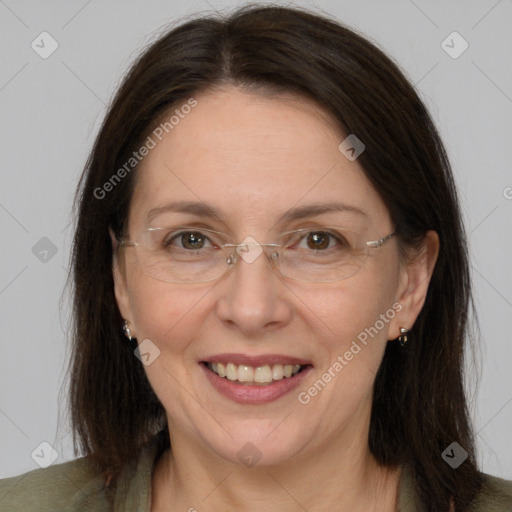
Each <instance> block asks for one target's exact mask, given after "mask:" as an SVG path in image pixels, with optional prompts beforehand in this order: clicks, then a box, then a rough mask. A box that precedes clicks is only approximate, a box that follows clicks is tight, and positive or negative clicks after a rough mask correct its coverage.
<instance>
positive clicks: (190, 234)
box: [162, 231, 210, 250]
mask: <svg viewBox="0 0 512 512" xmlns="http://www.w3.org/2000/svg"><path fill="white" fill-rule="evenodd" d="M175 241H178V245H177V246H176V245H174V242H175ZM207 242H208V243H210V241H209V239H208V237H207V236H206V235H204V234H203V233H201V232H200V231H182V232H180V233H171V234H170V235H168V236H167V237H166V238H165V239H164V241H163V242H162V243H163V245H164V247H169V246H173V247H178V248H179V249H186V250H198V249H203V248H204V245H205V243H207Z"/></svg>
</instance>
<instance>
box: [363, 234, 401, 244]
mask: <svg viewBox="0 0 512 512" xmlns="http://www.w3.org/2000/svg"><path fill="white" fill-rule="evenodd" d="M395 233H396V231H393V233H390V234H389V235H387V236H385V237H383V238H381V239H380V240H372V241H370V242H366V245H369V246H370V247H380V246H381V245H382V244H383V243H384V242H385V241H386V240H388V239H390V238H391V237H392V236H393V235H394V234H395Z"/></svg>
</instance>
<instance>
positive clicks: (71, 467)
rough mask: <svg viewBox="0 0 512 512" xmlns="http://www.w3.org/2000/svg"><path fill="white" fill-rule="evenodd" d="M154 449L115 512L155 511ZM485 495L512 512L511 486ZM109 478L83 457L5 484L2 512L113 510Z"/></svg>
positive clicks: (498, 482)
mask: <svg viewBox="0 0 512 512" xmlns="http://www.w3.org/2000/svg"><path fill="white" fill-rule="evenodd" d="M158 456H159V452H158V451H157V450H156V448H155V447H148V448H145V449H144V450H143V451H142V453H141V456H140V458H139V460H138V462H137V464H136V465H135V464H134V465H133V466H130V467H127V468H125V469H124V470H123V471H122V472H121V474H120V475H119V477H118V479H117V484H116V489H115V493H112V496H113V505H114V507H113V511H114V512H132V511H133V512H150V510H151V478H152V474H153V469H154V467H155V465H156V461H157V460H158ZM484 480H485V485H484V490H483V491H482V492H481V493H480V495H479V497H478V499H477V501H476V503H475V504H474V506H473V507H472V508H471V511H472V512H479V511H485V512H511V511H512V481H509V480H503V479H501V478H496V477H493V476H490V475H484ZM111 510H112V509H111V508H110V504H109V501H108V499H107V494H106V488H105V482H104V478H102V477H101V475H97V476H94V475H92V474H91V473H90V472H89V471H88V467H87V464H86V459H85V458H84V457H82V458H79V459H76V460H73V461H70V462H65V463H62V464H56V465H53V466H50V467H48V468H46V469H36V470H34V471H31V472H29V473H25V474H23V475H19V476H15V477H12V478H6V479H3V480H0V512H32V511H33V512H36V511H37V512H64V511H66V512H78V511H80V512H87V511H91V512H92V511H94V512H103V511H111ZM420 511H421V507H420V506H419V505H418V503H417V502H416V499H415V493H414V490H413V482H412V478H411V474H410V472H409V471H408V470H407V469H406V468H404V469H403V470H402V477H401V480H400V490H399V497H398V505H397V512H420Z"/></svg>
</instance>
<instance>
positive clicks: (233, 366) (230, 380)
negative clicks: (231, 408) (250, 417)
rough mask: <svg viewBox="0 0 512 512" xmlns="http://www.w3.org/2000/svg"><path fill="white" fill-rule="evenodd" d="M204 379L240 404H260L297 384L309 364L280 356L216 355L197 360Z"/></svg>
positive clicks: (306, 373)
mask: <svg viewBox="0 0 512 512" xmlns="http://www.w3.org/2000/svg"><path fill="white" fill-rule="evenodd" d="M199 366H200V367H201V368H202V369H203V372H204V375H205V377H206V381H207V382H209V384H210V385H211V386H213V388H214V389H216V390H217V391H218V392H219V393H220V394H221V395H223V396H224V397H226V398H228V399H230V400H232V401H234V402H238V403H240V404H253V405H257V404H264V403H268V402H272V401H274V400H277V399H278V398H281V397H284V396H285V395H288V394H290V393H291V392H292V391H293V390H295V389H297V388H298V387H299V386H301V385H302V384H303V382H304V380H305V379H306V378H307V376H308V374H309V373H311V372H312V371H313V368H314V367H313V365H312V364H311V363H310V362H309V361H306V360H304V359H298V358H295V357H289V356H284V355H266V356H265V355H263V356H247V355H243V354H218V355H216V356H212V357H209V358H208V359H206V360H203V361H200V364H199Z"/></svg>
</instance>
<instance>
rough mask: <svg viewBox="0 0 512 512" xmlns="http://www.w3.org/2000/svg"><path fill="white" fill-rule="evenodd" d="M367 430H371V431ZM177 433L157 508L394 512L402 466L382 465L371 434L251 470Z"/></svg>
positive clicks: (160, 479)
mask: <svg viewBox="0 0 512 512" xmlns="http://www.w3.org/2000/svg"><path fill="white" fill-rule="evenodd" d="M366 433H367V432H366ZM186 437H187V436H186V435H185V436H184V438H182V437H181V436H180V435H178V432H176V431H175V430H174V431H173V435H172V437H171V441H172V442H171V446H172V447H173V450H172V454H171V452H170V451H169V450H168V451H167V452H165V453H164V454H163V455H162V457H161V458H160V460H159V462H158V465H157V468H156V470H155V476H154V481H153V504H152V512H156V511H160V510H167V511H169V510H189V511H191V512H193V511H194V510H195V511H201V512H209V511H218V510H244V511H247V512H253V511H254V512H256V511H258V512H259V511H261V510H265V511H266V512H274V511H276V512H277V511H279V512H283V511H290V512H291V511H297V510H308V511H315V510H336V511H339V512H343V511H351V512H359V511H366V512H369V511H374V510H375V511H377V510H378V511H379V512H388V511H389V512H393V511H394V510H395V508H396V503H397V500H398V485H399V481H400V470H399V469H388V468H383V467H382V466H379V465H378V464H377V462H376V461H375V458H374V457H373V456H372V455H371V453H370V452H369V450H368V446H367V436H364V435H360V436H358V437H355V438H354V437H353V436H352V437H350V439H351V441H350V442H349V443H347V442H345V439H343V441H342V440H341V439H337V440H334V441H332V440H331V442H330V443H326V444H325V445H324V446H322V447H320V449H315V453H314V456H312V454H311V453H309V454H306V453H305V452H304V453H302V454H299V455H296V456H294V457H293V458H292V459H290V460H289V461H287V462H286V463H285V464H282V465H272V466H258V465H256V466H254V467H251V468H249V467H245V466H243V465H241V464H234V463H232V462H230V461H226V460H225V459H222V458H220V457H216V456H215V455H212V454H211V452H210V453H208V450H206V449H205V448H204V447H202V446H200V445H198V444H195V443H191V442H190V441H191V440H190V439H186V440H185V438H186Z"/></svg>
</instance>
